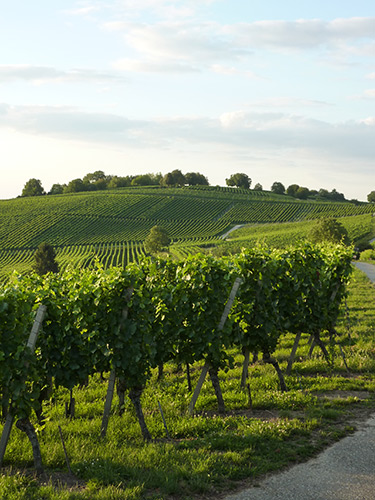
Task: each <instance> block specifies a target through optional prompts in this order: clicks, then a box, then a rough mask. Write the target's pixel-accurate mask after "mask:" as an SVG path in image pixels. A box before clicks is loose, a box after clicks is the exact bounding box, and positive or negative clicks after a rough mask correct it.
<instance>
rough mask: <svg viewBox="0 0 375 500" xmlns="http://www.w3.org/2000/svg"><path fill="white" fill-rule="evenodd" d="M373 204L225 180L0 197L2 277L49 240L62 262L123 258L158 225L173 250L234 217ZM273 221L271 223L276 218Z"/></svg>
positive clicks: (294, 215) (305, 216)
mask: <svg viewBox="0 0 375 500" xmlns="http://www.w3.org/2000/svg"><path fill="white" fill-rule="evenodd" d="M372 211H373V206H372V205H371V204H367V203H363V204H358V205H355V204H352V203H349V202H345V203H333V202H317V201H309V200H307V201H301V200H297V199H295V198H292V197H288V196H285V195H275V194H273V193H270V192H266V191H252V190H242V189H236V188H227V187H213V186H204V187H202V186H201V187H184V188H162V187H157V186H150V187H131V188H122V189H116V190H110V191H98V192H90V193H75V194H65V195H48V196H37V197H28V198H17V199H12V200H2V201H0V278H4V277H5V276H8V275H9V274H10V273H11V272H12V271H13V269H17V270H18V271H21V272H22V271H25V270H28V269H30V264H31V262H32V256H33V253H34V251H35V249H36V248H37V246H38V245H39V244H40V243H41V242H43V241H46V242H48V243H50V244H51V245H53V246H54V247H55V249H56V252H57V258H58V261H59V263H60V266H61V267H62V268H64V267H66V266H67V265H68V264H70V263H71V264H73V265H79V266H87V265H88V264H90V262H92V261H93V259H95V258H96V257H97V258H99V260H101V261H102V262H103V264H104V265H105V266H111V265H124V264H126V263H127V262H129V261H132V260H137V259H138V258H139V256H140V255H142V254H144V249H143V240H144V239H145V237H146V236H147V234H148V233H149V231H150V229H151V228H152V227H153V226H154V225H156V224H158V225H161V226H163V227H164V228H165V229H166V230H167V231H168V234H169V236H170V238H171V240H172V246H171V252H172V254H175V255H177V256H181V255H184V254H186V253H187V252H189V251H191V250H194V249H195V250H196V247H197V246H198V247H199V246H201V245H203V246H208V245H211V244H212V245H213V244H216V243H217V242H219V241H220V236H221V235H223V234H224V233H225V232H226V231H228V230H229V229H230V228H232V227H233V226H235V225H237V224H262V225H263V224H270V223H281V222H283V223H286V222H295V221H301V220H313V219H316V218H318V217H321V216H324V215H333V216H335V217H344V216H352V215H361V214H366V213H371V212H372ZM273 227H274V226H273Z"/></svg>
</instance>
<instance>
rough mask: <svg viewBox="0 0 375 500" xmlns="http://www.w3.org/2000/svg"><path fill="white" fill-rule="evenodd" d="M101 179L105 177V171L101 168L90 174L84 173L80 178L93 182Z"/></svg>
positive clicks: (89, 182) (86, 181)
mask: <svg viewBox="0 0 375 500" xmlns="http://www.w3.org/2000/svg"><path fill="white" fill-rule="evenodd" d="M102 179H106V175H105V173H104V172H103V170H96V171H95V172H93V173H91V174H86V175H85V177H84V178H83V179H82V180H83V182H85V183H88V184H94V183H95V182H97V181H100V180H102Z"/></svg>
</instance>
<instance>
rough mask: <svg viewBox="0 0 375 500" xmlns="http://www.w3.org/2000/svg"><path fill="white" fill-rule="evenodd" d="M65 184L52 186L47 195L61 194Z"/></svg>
mask: <svg viewBox="0 0 375 500" xmlns="http://www.w3.org/2000/svg"><path fill="white" fill-rule="evenodd" d="M64 187H66V186H65V184H64V185H63V184H53V185H52V187H51V189H50V190H49V192H48V194H62V193H63V192H64Z"/></svg>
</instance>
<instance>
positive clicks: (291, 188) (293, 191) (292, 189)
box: [286, 184, 299, 196]
mask: <svg viewBox="0 0 375 500" xmlns="http://www.w3.org/2000/svg"><path fill="white" fill-rule="evenodd" d="M298 189H299V185H298V184H291V185H290V186H288V187H287V188H286V194H287V195H289V196H296V193H297V191H298Z"/></svg>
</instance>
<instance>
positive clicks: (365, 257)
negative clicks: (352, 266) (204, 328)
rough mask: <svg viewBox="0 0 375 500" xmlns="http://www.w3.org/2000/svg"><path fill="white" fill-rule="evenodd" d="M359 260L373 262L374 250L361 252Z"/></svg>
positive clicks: (374, 258)
mask: <svg viewBox="0 0 375 500" xmlns="http://www.w3.org/2000/svg"><path fill="white" fill-rule="evenodd" d="M360 259H361V260H375V250H374V249H368V250H364V251H363V252H361V255H360Z"/></svg>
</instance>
